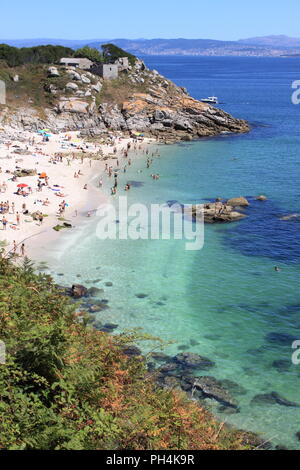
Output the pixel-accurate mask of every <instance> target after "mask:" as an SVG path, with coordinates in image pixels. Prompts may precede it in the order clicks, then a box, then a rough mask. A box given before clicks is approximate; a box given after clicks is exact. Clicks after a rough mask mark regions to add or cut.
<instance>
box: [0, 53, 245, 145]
mask: <svg viewBox="0 0 300 470" xmlns="http://www.w3.org/2000/svg"><path fill="white" fill-rule="evenodd" d="M0 72H1V70H0ZM4 72H5V73H4ZM0 75H1V74H0ZM4 75H5V77H6V83H7V106H3V105H2V106H0V126H4V125H9V127H11V128H12V129H16V130H27V131H33V132H35V131H37V130H38V129H43V128H49V129H51V130H52V132H62V131H63V132H64V131H71V130H76V131H78V130H80V131H81V132H82V135H84V136H99V135H101V134H103V133H104V134H105V133H106V132H110V131H121V132H122V133H125V134H130V133H132V132H142V133H144V134H145V135H146V136H151V137H155V138H157V139H158V140H159V141H163V142H166V143H172V142H176V141H180V140H192V139H197V138H200V137H207V136H215V135H219V134H226V133H243V132H247V131H249V125H248V123H247V122H246V121H244V120H241V119H236V118H234V117H233V116H231V115H230V114H228V113H226V112H225V111H223V110H221V109H218V108H216V107H214V106H211V105H209V104H206V103H202V102H200V101H197V100H195V99H194V98H192V97H191V96H190V95H189V94H188V92H187V90H186V89H184V88H181V87H179V86H177V85H175V84H174V83H173V82H172V81H170V80H168V79H166V78H165V77H163V76H162V75H160V74H159V73H158V72H157V71H155V70H149V69H148V68H147V67H146V66H145V64H144V63H143V62H142V61H140V60H137V61H136V63H135V65H134V66H129V67H128V68H127V69H126V70H123V71H122V72H121V73H120V74H119V77H118V78H117V79H112V80H104V79H103V78H101V77H99V76H98V75H95V74H93V73H91V72H89V71H84V70H80V69H78V68H77V69H74V68H73V67H67V66H57V65H55V66H50V67H49V66H47V65H39V66H35V67H33V66H28V65H27V66H22V67H19V68H15V69H8V70H6V69H5V70H4V71H2V75H1V77H2V76H4ZM1 77H0V78H1ZM16 77H17V78H16Z"/></svg>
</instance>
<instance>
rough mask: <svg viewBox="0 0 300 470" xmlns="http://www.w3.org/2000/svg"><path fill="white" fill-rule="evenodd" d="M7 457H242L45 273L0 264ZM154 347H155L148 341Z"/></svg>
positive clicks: (235, 438)
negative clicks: (115, 453)
mask: <svg viewBox="0 0 300 470" xmlns="http://www.w3.org/2000/svg"><path fill="white" fill-rule="evenodd" d="M0 338H1V340H2V341H4V342H5V344H6V351H7V360H6V364H2V365H0V449H8V450H11V449H56V450H60V449H75V450H83V449H108V450H109V449H116V450H117V449H136V450H140V449H239V448H244V447H245V445H246V443H247V439H248V438H247V437H246V436H245V435H244V434H243V433H241V432H233V431H230V430H228V429H225V427H224V426H223V425H220V423H217V422H216V421H215V420H214V419H212V417H211V416H210V415H209V414H208V412H206V411H205V410H203V409H201V408H199V407H198V406H197V404H195V403H193V402H191V401H188V400H187V399H186V398H185V397H184V396H183V395H181V394H179V393H176V392H173V391H168V390H165V389H160V388H158V387H156V386H155V384H154V383H153V381H152V379H151V377H150V375H149V373H147V369H146V366H145V361H144V359H143V358H142V357H141V356H138V357H128V356H126V355H125V354H124V347H125V345H128V344H132V343H133V342H134V341H135V340H136V339H138V340H140V339H142V338H141V337H140V336H139V335H138V334H137V333H136V334H133V335H132V334H121V335H118V336H111V335H108V334H106V333H101V332H98V331H96V330H95V329H94V328H92V327H91V326H89V320H88V317H87V315H86V314H85V313H83V312H81V313H76V312H75V307H74V305H73V304H72V303H71V302H70V300H69V299H68V298H67V297H64V296H62V295H61V294H60V292H59V290H58V288H57V287H56V286H55V284H54V283H53V281H52V279H51V278H50V277H49V276H48V275H46V274H42V273H40V274H35V273H34V269H33V266H32V264H31V263H30V261H29V260H27V259H25V261H24V264H23V265H22V266H21V267H17V266H16V265H13V264H12V263H11V262H10V261H9V260H7V259H5V258H1V259H0ZM147 339H149V338H147Z"/></svg>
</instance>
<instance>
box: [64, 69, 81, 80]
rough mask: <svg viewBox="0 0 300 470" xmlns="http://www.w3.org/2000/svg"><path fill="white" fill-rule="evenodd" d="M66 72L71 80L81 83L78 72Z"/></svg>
mask: <svg viewBox="0 0 300 470" xmlns="http://www.w3.org/2000/svg"><path fill="white" fill-rule="evenodd" d="M66 72H67V74H68V75H69V77H70V79H71V80H76V81H78V82H80V81H81V75H80V74H79V73H78V72H75V70H67V71H66Z"/></svg>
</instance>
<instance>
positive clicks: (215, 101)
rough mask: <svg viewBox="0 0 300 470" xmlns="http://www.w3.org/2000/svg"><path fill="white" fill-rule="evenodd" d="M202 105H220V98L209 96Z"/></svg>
mask: <svg viewBox="0 0 300 470" xmlns="http://www.w3.org/2000/svg"><path fill="white" fill-rule="evenodd" d="M201 101H202V103H210V104H218V102H219V101H218V98H217V97H216V96H209V97H208V98H203V99H202V100H201Z"/></svg>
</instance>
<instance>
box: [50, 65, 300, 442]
mask: <svg viewBox="0 0 300 470" xmlns="http://www.w3.org/2000/svg"><path fill="white" fill-rule="evenodd" d="M146 62H147V63H148V65H149V66H150V67H151V68H155V69H157V70H159V71H160V72H161V73H163V74H164V75H166V76H167V77H168V78H170V79H172V80H174V81H175V82H176V83H178V84H179V85H181V86H185V87H187V88H188V90H189V92H190V93H191V95H193V96H195V97H196V98H201V97H206V96H208V95H212V94H217V95H218V96H219V98H220V100H221V101H222V102H224V104H222V105H221V106H222V107H223V109H224V110H226V111H228V112H231V113H233V114H234V115H235V116H237V117H242V118H245V119H248V120H249V121H250V122H252V123H253V124H254V127H253V129H252V131H251V133H250V134H247V135H241V136H222V137H219V138H215V139H204V140H201V141H199V142H193V143H185V144H180V145H175V146H160V147H159V150H160V154H161V157H160V158H155V159H154V163H153V165H152V166H151V168H150V169H149V170H147V169H146V164H145V160H146V157H145V156H144V157H143V158H141V159H138V160H137V161H135V162H134V163H133V165H132V167H131V168H130V170H129V171H128V173H127V174H126V175H122V174H121V175H120V178H119V184H120V186H121V187H122V186H123V185H124V184H125V182H126V181H127V180H133V181H138V182H141V183H143V184H141V185H137V187H134V188H132V190H131V191H130V192H129V193H128V197H129V201H130V202H137V201H138V202H143V203H146V204H150V203H165V202H166V201H170V200H178V201H179V202H181V203H191V202H194V201H198V202H200V201H203V200H206V199H210V198H215V197H217V196H221V197H226V198H229V197H234V196H239V195H244V196H246V197H249V198H250V201H251V206H250V208H249V209H247V214H248V217H247V218H246V219H244V220H242V221H241V222H239V223H237V224H231V225H218V226H206V228H205V245H204V248H203V249H202V250H201V251H186V250H185V249H184V243H185V242H184V241H174V240H168V241H166V240H153V241H147V240H138V241H132V240H126V241H123V240H122V241H105V242H104V241H101V240H99V239H98V238H97V237H96V224H97V222H98V221H97V220H96V218H94V219H92V220H89V221H88V222H86V223H85V225H84V226H82V227H81V228H80V229H77V230H76V231H75V232H74V235H73V236H71V234H68V235H66V236H63V237H62V240H61V242H60V244H59V245H56V246H53V247H51V249H50V250H49V252H48V255H47V258H48V259H47V261H48V262H49V264H50V268H51V273H52V274H53V275H54V276H56V278H57V279H58V280H59V282H60V283H64V284H66V285H69V284H71V283H73V282H78V281H79V282H82V283H86V282H87V281H89V282H90V284H89V285H95V286H98V287H104V289H105V293H104V295H103V296H104V297H105V298H106V299H108V300H109V305H110V309H109V310H106V311H104V312H102V313H100V314H99V319H101V318H103V319H104V320H105V321H112V322H114V323H117V324H118V325H119V329H118V330H116V331H120V330H123V329H124V328H132V327H141V328H143V329H144V331H146V332H148V333H152V334H153V335H156V336H160V337H161V338H163V339H165V340H173V341H175V342H174V344H172V345H171V346H169V347H168V348H167V351H166V352H168V353H171V354H173V353H174V354H175V353H177V352H179V350H178V347H180V346H183V345H184V346H186V347H187V349H188V350H189V351H194V352H198V353H200V354H203V355H206V356H208V357H210V358H211V359H213V360H214V361H215V362H216V366H215V367H214V368H213V369H211V371H210V372H209V374H210V375H213V376H215V377H217V378H222V379H225V378H226V379H231V380H234V381H235V382H238V383H239V384H241V385H242V386H243V387H244V388H245V389H246V394H244V395H240V396H237V399H238V401H239V404H240V413H238V414H235V415H230V416H225V417H224V416H222V419H226V420H227V421H228V422H230V423H233V424H235V425H237V426H240V427H242V428H244V429H249V430H253V431H259V432H262V433H263V434H264V436H265V437H266V439H270V438H272V441H273V442H274V443H275V444H278V443H280V444H284V445H286V446H288V447H289V448H300V443H299V441H298V439H297V438H296V437H295V433H296V432H297V431H300V409H299V408H295V407H285V406H281V405H264V406H259V405H251V404H250V402H251V399H252V398H253V397H254V396H255V395H256V394H258V393H269V392H271V391H276V392H278V393H280V394H281V395H283V396H284V397H285V398H287V399H289V400H291V401H295V402H298V403H300V394H299V387H300V365H299V366H296V365H293V364H292V362H291V355H292V349H291V342H292V340H293V338H299V339H300V295H299V288H298V287H299V281H300V269H299V261H300V240H299V227H300V219H299V220H298V221H297V219H295V220H294V221H282V220H280V217H281V216H282V215H286V214H289V213H300V202H299V198H298V196H299V193H300V190H299V186H298V177H299V165H300V147H299V143H300V137H299V129H300V127H299V116H300V106H295V105H292V104H291V99H290V97H291V92H292V90H291V82H292V81H293V80H296V79H299V78H300V76H299V74H300V68H299V63H300V62H299V60H297V59H252V58H251V59H249V58H200V57H193V58H189V57H181V58H174V57H150V58H147V59H146ZM298 70H299V72H298ZM139 170H142V172H139ZM156 172H157V173H160V175H161V178H160V179H159V180H158V181H153V180H152V179H151V178H150V176H149V175H150V174H151V173H156ZM262 193H263V194H266V195H267V196H268V201H267V202H257V201H255V200H254V196H256V195H258V194H262ZM275 265H279V266H280V267H281V268H282V271H281V272H279V273H278V272H275V271H274V266H275ZM61 272H63V273H64V276H63V277H60V276H57V274H58V273H61ZM77 275H80V276H81V277H80V278H78V277H77ZM99 279H101V280H99ZM96 280H97V282H96V283H95V282H94V283H91V281H96ZM107 281H112V282H113V286H112V287H105V285H104V283H105V282H107ZM141 293H142V294H146V295H147V297H145V298H143V299H141V298H138V297H136V294H141ZM273 332H277V333H287V334H289V335H291V338H288V341H287V342H286V343H285V342H284V341H282V343H277V342H274V341H271V340H272V337H270V336H267V335H268V334H270V333H273ZM191 340H192V344H194V342H198V343H199V344H197V345H194V346H192V345H191V343H190V342H191ZM281 359H287V360H289V361H290V366H289V367H288V370H287V371H285V372H278V371H277V370H276V369H275V368H274V367H273V366H272V363H273V361H275V360H281ZM205 374H206V373H205Z"/></svg>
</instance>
